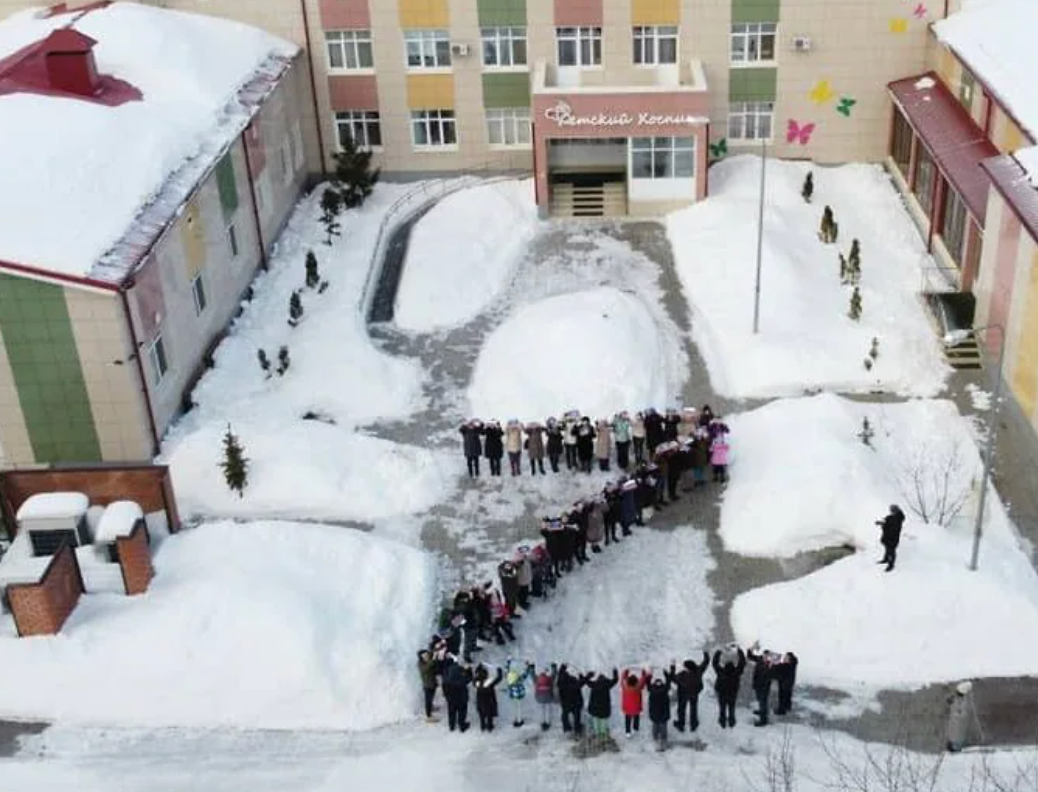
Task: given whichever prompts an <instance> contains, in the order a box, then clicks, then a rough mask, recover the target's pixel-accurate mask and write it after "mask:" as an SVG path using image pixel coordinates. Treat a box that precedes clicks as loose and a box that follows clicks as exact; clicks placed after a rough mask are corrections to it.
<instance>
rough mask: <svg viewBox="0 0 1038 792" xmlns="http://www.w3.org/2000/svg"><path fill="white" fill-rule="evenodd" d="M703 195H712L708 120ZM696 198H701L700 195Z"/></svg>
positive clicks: (708, 125)
mask: <svg viewBox="0 0 1038 792" xmlns="http://www.w3.org/2000/svg"><path fill="white" fill-rule="evenodd" d="M703 197H704V198H709V197H710V122H709V121H707V122H706V167H705V168H703ZM696 200H699V198H698V196H697V198H696Z"/></svg>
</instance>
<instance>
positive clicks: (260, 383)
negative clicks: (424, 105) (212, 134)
mask: <svg viewBox="0 0 1038 792" xmlns="http://www.w3.org/2000/svg"><path fill="white" fill-rule="evenodd" d="M321 192H322V191H321V189H320V188H318V189H316V190H314V192H313V193H312V195H311V196H310V197H309V198H307V199H305V200H304V201H302V202H301V203H300V205H299V206H298V207H297V209H296V211H295V213H294V214H293V216H292V218H291V220H290V222H289V225H288V227H287V229H286V230H285V232H284V233H283V234H282V236H281V237H280V239H279V242H278V251H277V254H276V255H275V256H274V257H273V259H272V261H271V264H270V271H269V272H268V273H265V274H262V275H261V276H260V277H259V278H258V279H257V280H256V282H255V283H254V284H253V290H254V293H255V296H254V299H253V300H252V302H251V303H249V304H247V305H246V306H245V310H244V312H243V313H242V315H241V316H240V317H239V318H238V319H237V320H236V321H235V323H234V325H233V327H232V329H231V332H230V334H229V335H228V337H227V338H226V339H225V340H224V341H223V343H221V344H220V346H219V348H218V349H217V350H216V353H215V356H214V359H215V367H214V368H213V369H211V370H210V371H208V372H207V373H206V375H205V376H204V377H203V378H202V379H201V381H200V382H199V383H198V386H197V387H196V388H195V390H194V392H193V395H192V398H193V399H194V401H195V402H196V404H197V406H196V407H195V408H194V409H193V410H192V411H191V412H189V413H188V414H187V415H186V416H184V418H183V419H182V420H181V421H180V422H179V423H178V424H176V425H175V426H174V427H173V428H172V429H171V430H170V432H169V433H168V436H167V438H166V440H165V442H164V444H163V450H162V457H161V458H162V459H163V460H164V461H166V462H167V463H168V464H169V465H170V466H171V469H172V474H173V480H174V484H175V486H176V489H177V497H178V500H179V503H180V506H181V508H182V511H183V512H184V514H185V515H198V514H201V515H208V516H221V517H261V516H267V517H271V516H276V517H306V518H310V519H335V520H369V519H375V518H380V517H388V516H393V515H398V514H405V513H411V512H418V511H422V510H424V509H426V508H428V507H429V506H431V505H433V504H434V503H437V502H439V501H440V500H441V499H443V498H446V497H449V494H450V492H451V490H452V487H453V484H452V482H453V480H454V477H455V476H454V474H455V472H456V471H455V470H453V469H451V465H450V463H449V462H445V461H444V460H443V459H442V457H441V456H440V455H439V454H437V453H436V452H433V451H428V450H426V449H423V448H419V447H417V446H407V445H398V444H396V443H392V442H390V441H386V440H380V439H377V438H374V437H371V436H368V435H365V434H362V433H360V432H359V431H358V427H359V426H360V425H362V424H367V423H370V422H372V421H374V420H376V419H392V418H403V417H405V416H407V415H409V414H411V412H412V411H414V410H415V409H417V408H418V407H419V406H420V405H421V403H422V399H421V387H422V381H423V373H422V370H421V368H420V366H419V365H418V364H417V362H416V361H413V360H408V359H405V358H400V357H391V356H389V355H386V354H384V353H383V352H381V351H379V350H378V349H376V347H375V346H374V344H373V343H372V342H371V339H370V338H369V336H368V334H367V329H366V327H365V323H364V317H363V316H362V314H361V308H360V305H361V302H362V300H363V291H364V285H365V281H366V278H367V274H368V266H369V264H370V256H371V249H372V246H373V244H374V240H375V237H376V235H377V232H378V226H379V222H380V221H381V219H382V217H383V216H384V214H385V211H386V209H387V208H388V207H389V206H390V205H391V204H392V203H393V202H394V201H395V200H397V199H398V198H400V197H401V196H403V194H404V193H405V192H406V188H404V187H401V186H395V185H381V184H380V185H378V186H377V187H376V189H375V192H374V194H373V195H372V196H371V197H370V198H369V199H368V201H367V202H366V203H365V204H364V206H363V207H361V208H360V209H356V210H351V211H348V212H346V213H345V214H344V215H343V216H342V218H341V221H342V237H341V238H340V239H337V240H335V242H334V244H333V245H332V246H330V247H329V246H327V245H324V244H323V241H322V240H323V238H324V232H323V231H322V229H321V226H320V223H319V222H318V219H317V218H318V215H319V209H318V202H319V199H320V195H321ZM307 250H313V251H314V253H315V254H316V255H317V258H318V261H319V268H320V272H321V275H322V277H324V278H326V279H327V280H328V281H329V283H330V285H329V287H328V289H327V290H326V291H325V292H324V294H318V293H317V292H316V291H315V290H308V289H304V290H303V293H302V299H303V305H304V310H305V313H304V315H303V319H302V321H301V322H300V324H299V326H298V327H296V328H290V327H289V326H288V325H287V323H286V321H285V317H287V310H288V309H287V306H288V300H289V296H290V295H291V293H292V291H293V290H295V289H298V288H300V287H302V285H303V277H304V260H305V257H306V251H307ZM281 346H287V347H289V352H290V356H291V365H290V367H289V369H288V371H287V372H286V373H285V375H284V376H283V377H279V376H277V374H273V375H272V376H271V377H269V378H265V377H264V375H263V372H262V371H261V369H260V366H259V364H258V362H257V358H256V351H257V349H265V350H266V352H267V355H268V357H269V359H270V361H271V366H272V368H276V366H277V352H278V349H279V347H281ZM307 413H310V414H313V415H314V416H318V417H319V418H320V419H321V420H304V419H303V416H304V415H305V414H307ZM332 421H334V423H331V422H332ZM228 425H231V427H232V429H233V431H234V432H235V434H237V435H238V436H239V439H240V440H241V442H242V444H243V446H244V449H245V455H246V457H248V459H249V463H250V467H249V485H248V487H247V488H246V490H245V493H244V497H242V498H239V497H238V496H237V495H236V494H235V493H232V492H231V491H230V490H229V489H228V488H227V485H226V483H225V482H224V479H223V475H222V473H221V471H220V469H219V467H218V464H219V462H220V460H221V459H222V453H223V452H222V446H221V438H222V436H223V434H224V433H225V432H226V430H227V427H228ZM405 481H406V486H403V485H402V482H405Z"/></svg>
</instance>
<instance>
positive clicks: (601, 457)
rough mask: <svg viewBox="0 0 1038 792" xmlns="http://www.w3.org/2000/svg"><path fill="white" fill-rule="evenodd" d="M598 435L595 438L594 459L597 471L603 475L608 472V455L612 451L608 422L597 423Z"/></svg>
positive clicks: (610, 431)
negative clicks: (596, 463)
mask: <svg viewBox="0 0 1038 792" xmlns="http://www.w3.org/2000/svg"><path fill="white" fill-rule="evenodd" d="M597 432H598V435H597V437H596V438H595V458H596V459H598V469H599V470H601V471H602V472H603V473H607V472H608V471H609V455H610V452H611V451H612V445H613V443H612V428H611V426H610V424H609V421H599V422H598V427H597Z"/></svg>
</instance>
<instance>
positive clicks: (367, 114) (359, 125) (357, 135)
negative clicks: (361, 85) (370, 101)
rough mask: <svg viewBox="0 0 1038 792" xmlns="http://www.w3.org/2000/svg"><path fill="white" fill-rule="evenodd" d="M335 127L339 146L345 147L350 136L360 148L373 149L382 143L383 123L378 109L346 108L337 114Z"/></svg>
mask: <svg viewBox="0 0 1038 792" xmlns="http://www.w3.org/2000/svg"><path fill="white" fill-rule="evenodd" d="M335 129H336V132H338V135H339V146H340V147H345V146H346V141H347V139H349V138H352V139H353V142H354V143H356V144H357V147H358V148H362V149H373V148H379V147H380V146H381V145H382V123H381V121H380V120H379V115H378V111H377V110H346V111H345V112H341V113H336V114H335Z"/></svg>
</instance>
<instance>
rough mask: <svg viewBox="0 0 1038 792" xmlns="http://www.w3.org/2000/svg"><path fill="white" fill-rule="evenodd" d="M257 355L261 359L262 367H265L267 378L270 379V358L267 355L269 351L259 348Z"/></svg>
mask: <svg viewBox="0 0 1038 792" xmlns="http://www.w3.org/2000/svg"><path fill="white" fill-rule="evenodd" d="M256 357H257V358H258V359H259V364H260V368H261V369H263V374H264V375H265V376H266V378H267V379H270V358H268V357H267V351H266V350H265V349H257V350H256Z"/></svg>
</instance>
